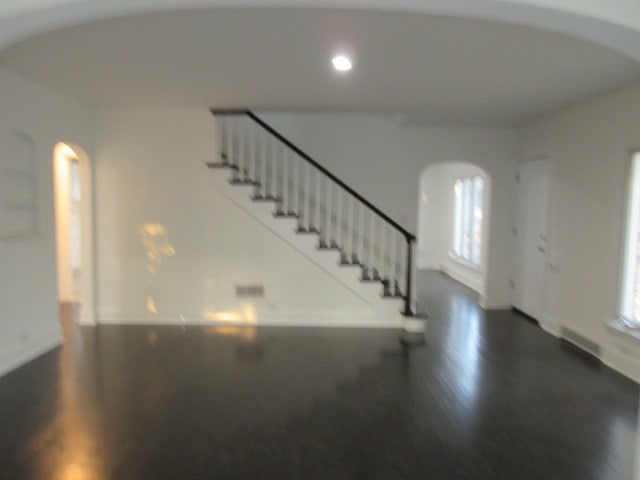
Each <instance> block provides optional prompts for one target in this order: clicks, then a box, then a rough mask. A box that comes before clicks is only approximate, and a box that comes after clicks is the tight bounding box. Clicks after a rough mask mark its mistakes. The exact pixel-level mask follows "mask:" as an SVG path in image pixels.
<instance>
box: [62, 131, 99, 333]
mask: <svg viewBox="0 0 640 480" xmlns="http://www.w3.org/2000/svg"><path fill="white" fill-rule="evenodd" d="M53 177H54V203H55V219H56V266H57V288H58V301H59V303H60V307H61V320H62V321H63V322H64V321H67V320H71V319H72V320H74V321H75V322H77V323H81V324H94V323H95V320H94V313H93V288H94V287H93V219H92V206H91V200H92V188H91V186H92V181H91V165H90V163H89V157H88V155H87V154H86V152H85V151H84V150H83V149H82V148H80V147H79V146H77V145H73V144H71V143H63V142H60V143H58V144H57V145H56V146H55V148H54V151H53Z"/></svg>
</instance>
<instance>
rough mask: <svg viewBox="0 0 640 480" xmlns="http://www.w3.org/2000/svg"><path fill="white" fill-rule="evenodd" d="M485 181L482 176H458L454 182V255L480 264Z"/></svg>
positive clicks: (452, 248)
mask: <svg viewBox="0 0 640 480" xmlns="http://www.w3.org/2000/svg"><path fill="white" fill-rule="evenodd" d="M483 190H484V181H483V180H482V178H481V177H479V176H476V177H464V178H457V179H456V180H455V182H454V186H453V192H454V211H453V245H452V247H451V253H452V254H453V256H455V257H457V258H459V259H461V260H464V261H466V262H469V263H471V264H473V265H475V266H480V259H481V252H482V215H483V212H482V203H483V196H484V195H483Z"/></svg>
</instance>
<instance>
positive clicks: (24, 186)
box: [0, 131, 39, 239]
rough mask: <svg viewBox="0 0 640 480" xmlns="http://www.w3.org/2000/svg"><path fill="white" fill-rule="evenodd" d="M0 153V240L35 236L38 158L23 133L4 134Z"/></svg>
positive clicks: (34, 147)
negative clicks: (3, 142)
mask: <svg viewBox="0 0 640 480" xmlns="http://www.w3.org/2000/svg"><path fill="white" fill-rule="evenodd" d="M5 140H6V142H5V145H4V146H3V148H2V152H1V153H0V238H3V239H12V238H19V237H28V236H32V235H35V234H36V233H37V232H38V214H39V211H38V180H39V179H38V158H37V155H36V146H35V142H34V141H33V139H32V138H31V137H30V136H29V135H28V134H27V133H25V132H20V131H12V132H8V135H7V136H6V137H5Z"/></svg>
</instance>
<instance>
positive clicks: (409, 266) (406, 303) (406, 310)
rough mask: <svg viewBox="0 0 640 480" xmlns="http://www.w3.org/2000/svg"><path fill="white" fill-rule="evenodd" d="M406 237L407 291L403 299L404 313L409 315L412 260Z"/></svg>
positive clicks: (408, 238)
mask: <svg viewBox="0 0 640 480" xmlns="http://www.w3.org/2000/svg"><path fill="white" fill-rule="evenodd" d="M406 239H407V291H406V297H405V299H404V312H403V314H404V315H407V316H411V315H413V312H412V311H411V273H412V270H413V268H412V262H411V238H410V237H406Z"/></svg>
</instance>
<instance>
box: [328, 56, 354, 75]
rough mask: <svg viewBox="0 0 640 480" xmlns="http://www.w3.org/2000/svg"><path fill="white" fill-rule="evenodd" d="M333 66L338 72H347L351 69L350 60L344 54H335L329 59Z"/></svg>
mask: <svg viewBox="0 0 640 480" xmlns="http://www.w3.org/2000/svg"><path fill="white" fill-rule="evenodd" d="M331 63H333V68H335V69H336V70H337V71H339V72H348V71H349V70H351V60H350V59H349V57H347V56H345V55H337V56H335V57H333V59H332V60H331Z"/></svg>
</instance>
